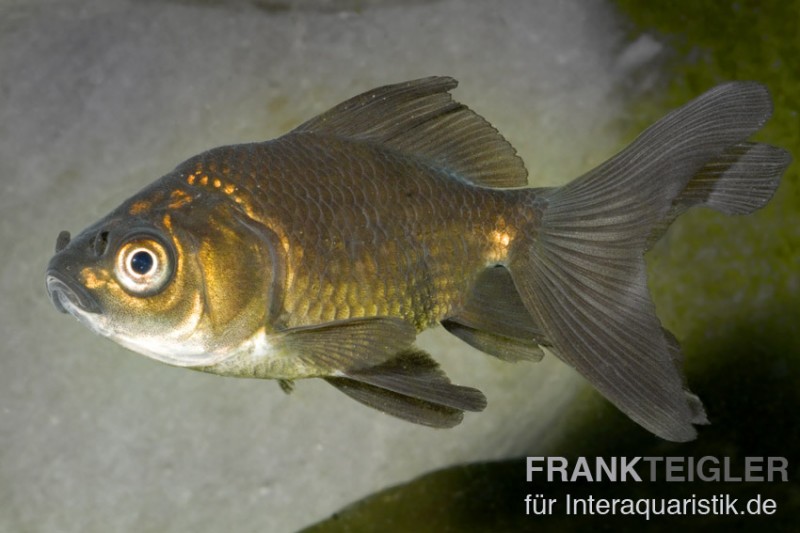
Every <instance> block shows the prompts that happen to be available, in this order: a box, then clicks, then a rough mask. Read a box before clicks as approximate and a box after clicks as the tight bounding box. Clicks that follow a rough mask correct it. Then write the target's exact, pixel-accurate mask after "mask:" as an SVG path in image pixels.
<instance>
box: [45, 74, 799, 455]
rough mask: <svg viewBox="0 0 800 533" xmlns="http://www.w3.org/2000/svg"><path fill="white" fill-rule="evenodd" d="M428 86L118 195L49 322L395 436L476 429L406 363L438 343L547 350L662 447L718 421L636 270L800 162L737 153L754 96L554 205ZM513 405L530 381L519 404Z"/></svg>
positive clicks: (672, 122) (465, 408)
mask: <svg viewBox="0 0 800 533" xmlns="http://www.w3.org/2000/svg"><path fill="white" fill-rule="evenodd" d="M456 85H457V82H456V81H455V80H454V79H452V78H449V77H429V78H423V79H418V80H413V81H408V82H405V83H398V84H394V85H387V86H384V87H380V88H377V89H374V90H371V91H368V92H366V93H364V94H361V95H359V96H356V97H354V98H351V99H349V100H347V101H345V102H344V103H341V104H339V105H337V106H335V107H333V108H332V109H330V110H329V111H326V112H324V113H322V114H321V115H319V116H316V117H315V118H311V119H310V120H308V121H307V122H305V123H303V124H301V125H300V126H298V127H297V128H295V129H294V130H292V131H290V132H289V133H286V134H285V135H283V136H281V137H278V138H276V139H273V140H269V141H265V142H255V143H247V144H236V145H229V146H222V147H218V148H213V149H211V150H208V151H206V152H204V153H201V154H199V155H197V156H194V157H191V158H190V159H188V160H186V161H185V162H183V163H181V164H179V165H178V166H177V167H176V168H175V169H174V170H172V171H171V172H169V173H167V174H166V175H165V176H163V177H161V178H159V179H158V180H156V181H155V182H153V183H152V184H150V185H149V186H147V187H145V188H144V189H142V190H141V191H140V192H138V193H136V194H134V195H133V196H132V197H130V198H129V199H127V200H125V201H124V202H123V203H122V204H121V205H120V206H119V207H117V208H116V209H114V210H113V211H112V212H111V213H109V214H108V215H107V216H105V217H104V218H102V219H101V220H99V221H98V222H96V223H95V224H93V225H91V226H90V227H88V228H87V229H85V230H84V231H83V232H81V233H80V234H79V235H78V236H76V237H75V238H74V239H73V238H72V237H71V236H70V234H69V233H68V232H66V231H64V232H61V234H59V236H58V239H57V242H56V253H55V255H54V256H53V257H52V259H51V260H50V262H49V264H48V266H47V271H46V287H47V291H48V294H49V297H50V298H51V299H52V302H53V303H54V305H55V307H56V308H57V309H58V310H59V311H62V312H65V313H69V314H71V315H72V316H74V317H75V318H77V319H78V320H79V321H80V322H82V323H83V324H84V325H85V326H87V327H88V328H89V329H91V330H92V331H94V332H95V333H97V334H99V335H102V336H104V337H107V338H109V339H111V340H113V341H115V342H117V343H119V344H120V345H122V346H124V347H126V348H128V349H130V350H133V351H135V352H138V353H141V354H144V355H146V356H148V357H151V358H153V359H156V360H158V361H161V362H163V363H167V364H170V365H174V366H179V367H185V368H190V369H193V370H198V371H203V372H210V373H214V374H219V375H223V376H235V377H248V378H268V379H275V380H277V381H278V382H279V384H280V385H281V387H282V388H283V389H284V390H285V391H287V392H289V391H290V390H291V389H292V387H293V384H294V382H295V381H296V380H299V379H305V378H321V379H323V380H325V381H327V382H328V383H330V384H331V385H332V386H334V387H336V388H337V389H339V390H340V391H341V392H343V393H344V394H346V395H348V396H350V397H351V398H353V399H355V400H356V401H358V402H361V403H363V404H365V405H367V406H369V407H372V408H375V409H378V410H380V411H382V412H384V413H387V414H389V415H393V416H395V417H398V418H401V419H404V420H407V421H410V422H414V423H418V424H423V425H427V426H432V427H453V426H455V425H457V424H459V423H460V422H461V421H462V419H463V416H464V412H477V411H481V410H483V409H484V408H485V406H486V398H485V397H484V395H483V393H481V392H480V391H479V390H477V389H475V388H471V387H466V386H461V385H456V384H453V383H451V381H450V379H449V378H448V377H447V375H446V374H445V373H444V372H443V371H442V369H441V368H440V367H439V365H438V364H437V363H436V361H435V360H434V359H433V358H432V357H431V356H430V355H429V354H427V353H426V352H425V351H423V350H421V349H420V348H419V347H417V346H415V344H414V342H415V339H416V336H417V334H418V333H420V332H421V331H423V330H425V329H428V328H430V327H433V326H435V325H437V324H441V325H442V326H444V328H445V329H446V330H447V331H448V332H450V333H452V334H453V335H454V336H456V337H458V338H459V339H461V340H462V341H464V342H465V343H466V344H468V345H471V346H473V347H474V348H477V349H478V350H480V351H481V352H484V353H486V354H488V355H491V356H494V357H496V358H498V359H500V360H503V361H509V362H517V361H539V360H540V359H541V358H542V357H543V356H544V355H545V350H546V351H547V352H548V353H551V354H553V355H554V356H556V357H558V358H559V359H560V360H561V361H563V362H564V363H566V364H567V365H570V366H572V367H573V368H574V369H575V370H577V372H578V373H579V374H581V375H582V376H583V377H584V378H585V379H586V380H587V381H588V382H589V383H590V384H591V385H592V386H593V387H594V388H595V389H596V390H597V391H599V392H600V393H601V394H602V395H603V396H604V397H605V398H607V399H608V400H609V401H610V402H611V403H613V404H614V405H615V406H616V407H617V408H618V409H619V410H621V411H622V412H623V413H625V414H626V415H627V416H628V417H630V418H631V419H632V420H633V421H635V422H636V423H638V424H639V425H641V426H642V427H644V428H645V429H647V430H649V431H650V432H652V433H654V434H655V435H657V436H659V437H661V438H663V439H667V440H672V441H686V440H691V439H693V438H695V437H696V435H697V429H696V428H695V425H696V424H705V423H708V420H707V417H706V414H705V411H704V408H703V405H702V402H701V401H700V399H699V398H698V397H697V396H696V395H694V394H693V393H692V392H691V391H690V389H689V387H688V385H687V381H686V378H685V377H684V375H683V372H682V369H681V358H682V355H681V349H680V346H679V344H678V341H677V340H676V338H675V337H674V336H673V335H672V334H671V333H670V332H669V331H667V330H666V329H665V328H663V327H662V325H661V323H660V321H659V318H658V317H657V315H656V312H655V307H654V304H653V301H652V299H651V296H650V293H649V289H648V286H647V277H646V271H645V262H644V253H645V252H646V251H647V250H648V249H649V248H650V247H651V246H652V245H653V243H655V242H656V241H657V240H658V239H659V238H660V237H661V236H662V235H663V234H664V232H665V230H666V229H667V227H668V226H669V225H670V223H671V222H672V221H674V220H675V219H676V218H677V217H678V216H679V215H680V214H681V213H682V212H684V211H685V210H687V209H689V208H691V207H695V206H705V207H708V208H711V209H713V210H716V211H719V212H722V213H725V214H728V215H744V214H749V213H751V212H753V211H755V210H757V209H759V208H761V207H762V206H764V205H765V204H766V203H767V202H768V201H769V200H770V198H771V197H772V195H773V193H774V191H775V189H776V188H777V186H778V184H779V182H780V178H781V175H782V174H783V172H784V170H785V168H786V167H787V166H788V164H789V162H790V161H791V157H790V155H789V153H788V152H786V151H785V150H783V149H781V148H778V147H774V146H771V145H768V144H764V143H758V142H752V141H749V140H748V139H749V138H750V136H751V135H753V134H754V133H755V132H757V131H758V130H759V129H760V128H761V127H762V126H763V125H764V123H765V122H766V121H767V120H768V118H769V117H770V115H771V113H772V104H771V98H770V95H769V92H768V91H767V89H766V88H765V87H764V86H762V85H760V84H758V83H756V82H729V83H725V84H722V85H719V86H717V87H715V88H712V89H711V90H709V91H708V92H706V93H704V94H702V95H700V96H699V97H697V98H696V99H694V100H692V101H690V102H689V103H687V104H685V105H684V106H682V107H680V108H678V109H675V110H673V111H672V112H670V113H669V114H667V115H666V116H665V117H664V118H662V119H661V120H659V121H658V122H656V123H655V124H654V125H652V126H651V127H649V128H648V129H646V130H645V131H644V132H643V133H641V134H640V135H639V136H638V137H637V138H636V139H635V140H634V141H633V142H632V143H631V144H630V145H629V146H627V147H626V148H624V149H623V150H622V151H620V152H619V153H617V154H616V155H614V156H613V157H611V158H610V159H609V160H607V161H606V162H604V163H602V164H601V165H599V166H598V167H596V168H594V169H593V170H590V171H588V172H587V173H585V174H583V175H581V176H579V177H577V178H576V179H574V180H572V181H570V182H567V183H566V184H565V185H563V186H560V187H530V186H528V179H527V171H526V168H525V165H524V163H523V161H522V159H521V158H520V157H519V156H518V155H517V152H516V151H515V149H514V148H513V147H512V146H511V144H509V142H507V141H506V140H505V139H504V138H503V136H502V135H501V134H500V133H499V132H498V131H497V130H496V129H495V128H494V127H493V126H492V125H491V124H490V123H489V122H487V121H486V120H484V119H483V118H482V117H481V116H479V115H478V114H477V113H475V112H474V111H472V110H471V109H469V108H468V107H466V106H465V105H463V104H461V103H459V102H457V101H456V100H454V99H453V97H452V95H451V91H452V90H453V89H454V88H455V87H456ZM521 386H522V385H521Z"/></svg>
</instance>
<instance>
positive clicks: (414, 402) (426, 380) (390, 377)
mask: <svg viewBox="0 0 800 533" xmlns="http://www.w3.org/2000/svg"><path fill="white" fill-rule="evenodd" d="M325 380H326V381H327V382H328V383H330V384H331V385H333V386H334V387H336V388H338V389H339V390H340V391H342V392H343V393H345V394H347V395H348V396H350V397H351V398H353V399H354V400H356V401H359V402H361V403H363V404H364V405H367V406H369V407H372V408H374V409H378V410H379V411H382V412H384V413H386V414H390V415H392V416H396V417H398V418H402V419H403V420H408V421H409V422H414V423H417V424H422V425H426V426H432V427H453V426H456V425H458V424H459V423H460V422H461V420H462V418H463V411H482V410H483V409H484V408H485V407H486V398H485V397H484V395H483V393H481V392H480V391H479V390H477V389H473V388H470V387H462V386H459V385H453V384H452V383H451V382H450V380H449V379H448V378H447V376H446V375H445V373H444V372H442V370H441V369H440V368H439V365H438V364H437V363H436V362H435V361H434V360H433V359H431V358H430V356H428V354H426V353H425V352H423V351H421V350H419V349H417V348H410V349H407V350H404V351H403V352H401V353H399V354H398V355H397V356H396V357H394V358H392V359H391V360H389V361H386V362H385V363H382V364H380V365H376V366H374V367H371V368H366V369H362V370H357V371H351V372H346V373H344V375H340V376H331V377H326V378H325Z"/></svg>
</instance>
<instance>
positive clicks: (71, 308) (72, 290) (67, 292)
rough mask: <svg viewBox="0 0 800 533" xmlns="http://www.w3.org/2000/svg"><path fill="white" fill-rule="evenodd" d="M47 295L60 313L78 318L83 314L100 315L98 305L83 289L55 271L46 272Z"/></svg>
mask: <svg viewBox="0 0 800 533" xmlns="http://www.w3.org/2000/svg"><path fill="white" fill-rule="evenodd" d="M46 283H47V294H48V295H49V296H50V299H51V300H52V301H53V305H55V306H56V309H58V310H59V311H60V312H62V313H69V314H71V315H74V316H78V315H79V314H83V313H91V314H100V313H101V312H102V311H101V309H100V304H99V303H98V302H97V300H96V299H95V298H94V297H93V296H92V295H91V294H89V291H87V290H86V289H85V288H84V287H82V286H81V285H79V284H78V283H76V282H75V281H74V280H72V279H70V278H68V277H66V276H63V275H62V274H60V273H59V272H58V271H56V270H48V272H47V280H46Z"/></svg>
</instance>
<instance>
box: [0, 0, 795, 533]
mask: <svg viewBox="0 0 800 533" xmlns="http://www.w3.org/2000/svg"><path fill="white" fill-rule="evenodd" d="M654 5H656V4H653V3H644V2H633V1H620V2H605V1H569V0H567V1H555V0H552V1H541V2H529V1H524V0H516V1H513V0H502V1H497V2H473V1H467V0H463V1H454V0H442V1H422V0H420V1H408V2H403V1H399V0H398V1H379V0H372V1H360V0H349V1H348V0H328V1H325V0H303V1H296V2H290V1H284V2H281V1H258V0H254V1H244V0H240V1H229V2H225V1H221V0H220V1H191V0H185V1H171V2H170V1H156V0H128V1H124V0H86V1H78V0H61V1H48V0H32V1H31V0H26V1H21V0H0V187H2V195H0V211H1V212H2V218H0V246H2V250H3V252H4V253H3V258H4V260H3V261H2V262H0V291H2V292H0V296H1V297H0V338H1V339H2V347H0V530H2V531H32V532H39V531H42V532H50V531H53V532H56V531H58V532H72V531H75V532H94V531H97V532H101V531H102V532H104V531H137V532H147V531H153V532H156V531H225V530H228V531H276V532H281V531H297V530H298V529H301V528H305V527H309V528H311V530H312V531H326V532H332V531H523V530H555V529H558V530H568V529H577V528H580V527H584V526H591V527H593V528H599V527H606V528H609V529H614V530H619V529H620V528H621V527H646V528H648V529H654V530H657V529H659V528H664V529H668V528H674V527H675V526H681V527H692V526H705V525H724V526H726V527H729V528H739V529H749V528H757V527H769V528H772V529H771V530H781V529H785V530H790V528H791V527H793V526H794V525H795V524H796V523H797V521H798V519H800V488H799V486H798V479H800V470H799V469H798V465H800V452H798V450H800V418H799V417H798V412H800V392H798V382H800V333H799V332H800V328H798V324H800V300H799V297H800V272H799V271H800V189H798V172H797V166H796V164H795V165H793V166H792V167H790V169H789V171H788V173H787V175H786V176H785V178H784V181H783V183H782V185H781V187H780V188H779V190H778V193H777V194H776V197H775V198H774V200H773V201H772V203H771V204H770V205H769V206H768V207H767V208H765V209H764V210H762V211H760V212H759V213H757V214H755V215H753V216H750V217H745V218H729V217H725V216H722V215H717V214H715V213H711V212H706V211H704V210H695V211H692V212H690V213H688V214H686V215H685V216H683V217H682V218H681V219H679V220H678V222H676V224H675V225H674V226H673V228H672V229H671V230H670V231H669V232H668V233H667V235H666V236H665V238H664V239H662V241H661V242H659V244H658V245H657V246H656V247H655V248H654V249H653V250H652V251H651V252H650V253H649V254H648V256H647V260H648V266H649V275H650V284H651V288H652V290H653V293H654V299H655V301H656V305H657V309H658V314H659V316H660V317H661V319H662V322H663V323H664V325H665V326H666V327H668V328H669V329H671V330H672V331H673V332H674V333H675V334H676V336H677V337H678V339H679V340H680V341H681V343H682V345H683V346H684V351H685V355H686V362H685V364H686V368H687V373H688V378H689V382H690V384H691V387H692V389H693V390H694V391H695V392H696V393H697V394H699V395H700V397H701V398H702V399H703V400H704V402H705V404H706V407H707V410H708V413H709V418H710V419H711V421H712V425H710V426H708V427H704V428H701V429H700V436H699V438H698V440H696V441H694V442H692V443H688V444H674V443H668V442H665V441H662V440H659V439H658V438H656V437H654V436H652V435H650V434H648V433H647V432H646V431H644V430H642V429H641V428H639V427H638V426H636V425H635V424H634V423H633V422H631V421H629V420H628V419H627V418H626V417H625V416H624V415H622V414H620V413H619V412H618V411H616V410H615V409H614V408H613V407H611V406H610V405H609V404H608V403H607V402H605V401H604V400H603V399H602V398H601V397H600V396H599V395H598V394H597V393H595V392H594V391H593V390H591V389H590V388H589V387H588V386H587V385H586V384H585V383H584V381H583V380H582V379H581V378H580V377H578V376H577V375H576V374H575V373H574V372H572V371H571V370H570V369H569V368H567V367H566V366H565V365H563V364H561V363H560V362H559V361H557V360H556V359H555V358H554V357H552V356H548V357H546V358H545V359H544V360H543V361H542V362H541V363H538V364H517V365H510V364H505V363H502V362H500V361H496V360H493V359H492V358H490V357H487V356H485V355H483V354H481V353H479V352H477V351H475V350H473V349H471V348H469V347H467V346H466V345H464V344H463V343H461V342H460V341H458V340H457V339H455V338H454V337H451V336H449V335H448V334H446V333H445V332H443V331H442V330H441V329H439V330H435V331H431V332H428V333H425V334H424V335H423V336H422V338H421V341H420V345H421V346H423V347H424V348H425V349H427V350H428V351H430V352H431V353H432V354H434V355H435V357H436V358H437V360H439V361H440V362H441V363H442V365H443V366H444V367H445V369H446V370H447V372H448V374H449V375H450V376H451V377H452V378H453V380H454V381H455V382H458V383H462V384H466V385H472V386H476V387H479V388H481V389H482V390H483V391H484V392H485V394H486V396H487V398H488V400H489V407H488V408H487V409H486V411H485V412H483V413H481V414H467V415H466V417H465V420H464V422H463V423H462V425H461V426H459V427H457V428H455V429H452V430H447V431H441V430H432V429H427V428H422V427H416V426H413V425H410V424H407V423H404V422H402V421H399V420H395V419H393V418H390V417H387V416H385V415H383V414H381V413H378V412H374V411H372V410H369V409H367V408H365V407H363V406H361V405H359V404H357V403H355V402H353V401H352V400H350V399H348V398H347V397H345V396H343V395H341V394H340V393H338V392H336V391H335V390H334V389H332V388H330V387H329V386H328V385H326V384H325V383H323V382H318V381H307V382H300V383H298V385H297V388H296V390H295V392H294V393H293V394H291V395H290V396H287V395H285V394H284V393H283V392H281V390H280V389H279V387H278V386H277V384H275V383H272V382H267V381H256V380H239V379H231V378H221V377H217V376H210V375H204V374H200V373H194V372H190V371H187V370H184V369H178V368H172V367H168V366H165V365H163V364H160V363H157V362H154V361H151V360H149V359H147V358H145V357H143V356H140V355H137V354H133V353H131V352H128V351H126V350H124V349H123V348H121V347H119V346H117V345H115V344H113V343H111V342H109V341H107V340H104V339H101V338H99V337H97V336H95V335H93V334H92V333H91V332H90V331H88V330H87V329H85V328H84V327H83V326H81V325H80V324H78V323H77V322H76V321H75V320H73V319H72V318H71V317H68V316H66V315H61V314H58V313H57V312H56V311H55V309H54V308H53V306H52V304H51V302H50V301H49V300H48V298H47V295H46V291H45V290H44V269H45V266H46V264H47V261H48V260H49V258H50V256H51V255H52V253H53V247H54V244H55V238H56V235H57V234H58V232H59V231H61V230H63V229H68V230H70V231H71V232H73V234H75V233H77V232H78V231H80V230H81V229H82V228H84V227H86V226H87V225H89V224H91V223H92V222H94V221H95V220H96V219H98V218H99V217H101V216H102V215H104V214H105V213H106V212H108V211H109V210H110V209H112V208H113V207H115V206H116V205H117V204H118V203H120V202H121V201H122V200H123V199H125V198H127V197H128V196H130V195H131V194H133V193H135V192H136V191H137V190H139V189H140V188H142V187H144V186H145V185H146V184H148V183H150V182H151V181H152V180H154V179H156V178H157V177H159V176H161V175H162V174H164V173H166V172H168V171H169V170H171V169H172V168H173V167H174V166H175V165H176V164H177V163H179V162H180V161H182V160H183V159H185V158H187V157H189V156H191V155H194V154H195V153H198V152H200V151H202V150H205V149H207V148H210V147H213V146H217V145H221V144H230V143H237V142H247V141H256V140H263V139H268V138H271V137H274V136H277V135H280V134H281V133H283V132H285V131H287V130H289V129H291V128H292V127H294V126H295V125H297V124H299V123H301V122H302V121H304V120H305V119H307V118H309V117H311V116H313V115H314V114H316V113H319V112H321V111H323V110H325V109H326V108H328V107H330V106H332V105H334V104H336V103H338V102H340V101H341V100H344V99H346V98H348V97H350V96H353V95H354V94H356V93H359V92H361V91H364V90H367V89H370V88H372V87H375V86H378V85H382V84H386V83H392V82H397V81H402V80H406V79H412V78H416V77H422V76H428V75H433V74H445V75H451V76H454V77H455V78H457V79H458V80H460V82H461V85H460V86H459V88H458V89H457V90H456V91H455V93H454V94H455V97H456V98H457V99H458V100H460V101H462V102H464V103H466V104H467V105H469V106H470V107H472V108H473V109H475V110H476V111H477V112H478V113H480V114H481V115H483V116H484V117H486V118H487V119H488V120H489V121H490V122H492V124H494V125H495V126H496V127H497V128H498V129H499V130H500V131H501V132H502V133H503V134H504V135H505V136H506V137H507V138H508V139H509V140H510V141H511V142H512V144H514V146H515V147H516V148H517V149H518V151H519V152H520V154H521V155H522V156H523V158H524V159H525V161H526V163H527V166H528V169H529V171H530V174H531V177H530V181H531V183H532V184H534V185H556V184H560V183H564V182H565V181H567V180H569V179H571V178H572V177H574V176H576V175H579V174H580V173H581V172H583V171H585V170H588V169H589V168H591V167H593V166H594V165H596V164H598V163H599V162H601V161H602V160H604V159H605V158H607V157H608V156H610V155H612V154H613V153H614V152H615V151H616V150H618V149H619V148H620V147H622V146H623V145H624V144H625V143H626V142H627V141H629V140H630V139H632V138H633V136H635V134H636V133H637V132H638V131H640V130H641V129H642V128H644V127H646V126H647V125H648V124H650V123H651V122H652V121H654V120H655V119H657V118H658V117H659V116H660V115H661V114H662V113H663V112H665V111H666V110H667V109H669V108H671V107H674V106H676V105H680V104H682V103H684V102H685V101H687V100H688V99H690V98H692V97H694V96H696V95H698V94H700V93H701V92H702V91H704V90H706V89H707V88H709V87H711V86H713V85H715V84H717V83H720V82H723V81H727V80H731V79H755V80H758V81H761V82H763V83H766V84H767V85H768V86H769V87H770V89H771V90H772V93H773V95H774V98H775V105H776V110H775V116H774V118H773V120H772V121H771V122H770V123H769V124H768V126H767V127H766V128H765V130H764V131H763V133H762V134H760V135H759V137H758V138H759V139H760V140H762V141H767V142H771V143H773V144H778V145H781V146H783V147H785V148H788V149H789V150H790V151H792V152H793V153H794V155H795V157H796V158H797V157H800V155H798V154H800V126H798V124H800V117H798V106H799V105H800V82H799V81H798V70H797V68H796V65H795V63H793V61H794V62H796V57H797V53H798V44H799V43H798V40H797V36H796V33H795V32H796V27H797V15H796V14H797V12H798V11H797V10H798V3H797V2H785V3H783V4H780V5H779V4H777V3H769V6H770V7H764V6H766V5H767V4H762V3H756V2H717V3H711V2H688V1H677V2H671V3H668V4H667V3H664V6H663V7H653V6H654ZM660 5H661V4H659V6H660ZM526 455H558V456H566V457H578V456H595V455H600V456H605V457H610V456H622V455H627V456H639V455H655V456H697V457H700V456H704V455H714V456H718V457H726V456H727V457H731V458H733V460H734V461H737V460H740V459H741V458H743V457H745V456H752V455H755V456H765V455H778V456H784V457H787V458H788V459H789V461H790V482H789V483H783V484H777V483H776V484H767V483H755V484H753V483H750V484H746V483H726V484H723V483H717V484H715V483H711V484H708V483H706V484H690V483H684V484H674V483H673V484H636V485H632V484H605V485H603V484H593V485H586V484H583V485H582V484H579V483H576V484H561V485H559V484H546V485H536V484H528V483H526V482H525V478H524V475H525V467H524V457H525V456H526ZM722 492H725V493H729V494H733V495H739V496H740V497H742V498H749V497H752V496H755V495H756V494H761V495H763V497H771V498H774V499H775V500H776V502H777V505H778V510H777V513H776V514H775V515H774V516H771V517H764V516H761V517H713V516H706V517H673V518H669V519H664V520H659V521H658V522H653V521H651V522H649V523H647V524H640V523H639V522H638V521H636V520H635V519H631V518H626V517H623V518H620V517H616V518H613V517H612V518H610V517H607V516H600V517H598V516H595V517H565V516H563V515H562V514H559V513H556V514H555V515H553V516H550V517H528V516H525V515H524V502H523V500H524V497H525V496H526V494H528V493H544V494H546V495H551V496H552V497H559V498H563V496H564V495H565V494H567V493H573V494H575V495H579V494H581V493H586V494H594V495H596V496H600V495H605V496H608V497H619V498H623V497H676V498H678V497H684V496H688V495H691V494H697V495H703V494H713V493H722ZM326 519H328V520H326ZM314 524H316V525H314Z"/></svg>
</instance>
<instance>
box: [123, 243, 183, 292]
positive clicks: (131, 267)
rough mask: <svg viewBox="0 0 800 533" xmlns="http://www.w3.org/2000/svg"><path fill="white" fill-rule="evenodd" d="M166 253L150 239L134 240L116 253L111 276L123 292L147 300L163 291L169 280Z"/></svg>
mask: <svg viewBox="0 0 800 533" xmlns="http://www.w3.org/2000/svg"><path fill="white" fill-rule="evenodd" d="M172 271H173V266H172V260H171V257H170V254H169V253H168V252H167V249H166V248H165V247H164V246H163V245H162V244H161V243H160V242H158V241H156V240H154V239H151V238H142V239H134V240H130V241H128V242H126V243H125V244H123V245H122V246H121V247H120V248H119V251H118V252H117V263H116V265H115V268H114V274H115V275H116V277H117V280H118V281H119V282H120V284H121V285H122V287H123V288H125V289H126V290H128V291H130V292H132V293H133V294H135V295H137V296H150V295H153V294H155V293H157V292H159V291H160V290H161V289H163V288H164V287H165V286H166V284H167V282H168V281H169V280H170V277H171V276H172Z"/></svg>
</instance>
